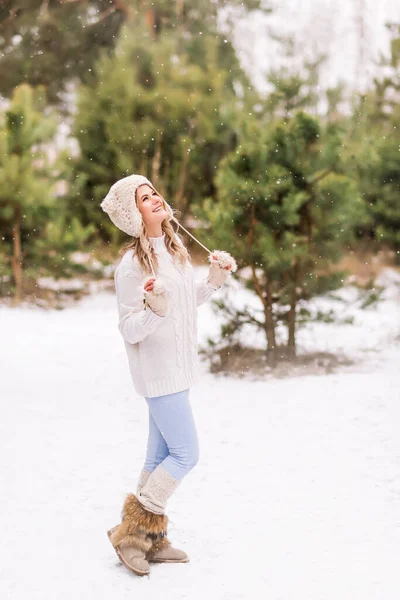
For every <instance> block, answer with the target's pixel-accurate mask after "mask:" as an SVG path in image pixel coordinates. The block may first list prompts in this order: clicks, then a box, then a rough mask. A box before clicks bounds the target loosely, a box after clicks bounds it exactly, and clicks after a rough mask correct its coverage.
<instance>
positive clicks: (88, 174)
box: [71, 17, 246, 242]
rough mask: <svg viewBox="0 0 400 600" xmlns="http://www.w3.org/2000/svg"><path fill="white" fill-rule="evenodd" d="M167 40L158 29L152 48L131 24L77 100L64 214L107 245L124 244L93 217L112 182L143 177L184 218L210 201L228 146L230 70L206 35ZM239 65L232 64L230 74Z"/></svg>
mask: <svg viewBox="0 0 400 600" xmlns="http://www.w3.org/2000/svg"><path fill="white" fill-rule="evenodd" d="M186 20H187V17H186ZM190 23H191V25H193V27H194V23H192V22H191V21H190ZM196 27H197V28H198V27H199V24H197V25H196ZM162 31H165V35H162ZM167 31H168V29H167V28H166V25H164V29H162V28H161V26H160V32H159V33H158V34H157V36H156V37H155V39H154V41H152V40H151V37H152V36H151V35H150V33H149V31H148V27H147V24H146V21H145V20H144V19H141V18H138V19H137V20H136V22H135V24H134V25H133V24H131V23H129V24H128V25H127V26H126V27H125V28H124V30H123V32H122V34H121V39H120V42H119V44H118V45H117V48H116V52H115V55H114V56H112V57H109V56H103V57H102V58H101V60H100V61H99V62H98V63H97V65H96V69H95V75H96V78H95V81H94V82H93V84H92V85H90V86H89V85H88V86H84V87H82V89H81V92H80V97H79V102H78V113H77V116H76V125H75V129H74V133H75V136H76V137H77V139H78V141H79V146H80V149H81V155H80V157H79V159H78V160H77V161H75V165H74V169H73V179H72V184H71V207H72V208H73V210H74V214H76V215H78V216H79V218H80V219H81V221H82V223H84V224H86V223H89V222H90V223H95V224H96V226H97V227H98V230H99V232H100V233H101V235H102V237H103V239H105V240H112V241H113V242H114V241H117V240H119V239H121V234H120V232H118V231H117V230H116V229H115V227H113V226H112V224H110V223H109V221H108V219H104V214H103V213H102V211H101V209H100V208H99V204H100V202H101V200H102V199H103V198H104V196H105V194H106V193H107V191H108V189H109V187H110V185H111V184H112V183H113V182H114V181H116V180H117V179H119V178H120V177H123V176H125V175H128V174H129V173H132V172H136V173H142V174H145V175H146V176H147V177H149V178H150V179H151V180H152V181H153V182H154V184H155V185H157V187H159V189H160V191H161V193H163V194H165V196H166V197H167V198H168V199H169V200H170V201H171V202H172V204H173V206H174V207H175V208H176V209H178V210H180V211H181V213H183V214H184V215H185V214H186V213H187V212H188V210H189V205H193V204H194V203H196V202H200V201H201V199H202V198H203V197H204V196H206V195H210V194H214V192H215V189H214V184H213V180H214V175H215V171H216V167H217V164H218V162H219V160H220V159H221V157H222V156H224V155H225V154H226V152H228V151H230V150H231V149H232V148H233V147H234V145H235V139H236V136H235V124H236V120H237V115H238V113H239V111H242V110H243V101H242V102H241V103H240V104H239V103H237V96H236V93H235V90H234V82H233V80H232V72H231V71H232V69H228V68H227V67H226V66H224V67H222V66H221V63H222V62H223V61H224V60H225V61H226V60H227V59H226V56H224V55H223V54H222V53H221V45H224V44H223V40H221V38H220V37H212V36H211V35H206V32H204V36H200V35H198V36H197V38H196V37H195V36H194V35H193V34H192V33H191V30H190V28H189V32H188V33H187V36H186V37H187V42H188V43H187V45H185V46H184V45H183V42H182V39H183V38H182V35H178V34H177V33H176V32H172V33H171V32H169V34H168V35H167ZM198 38H200V39H201V42H198V41H197V39H198ZM203 38H205V39H204V41H203ZM236 62H237V59H236V58H233V57H232V64H231V66H233V67H235V66H236ZM242 78H243V81H245V80H246V77H245V76H244V74H243V75H242Z"/></svg>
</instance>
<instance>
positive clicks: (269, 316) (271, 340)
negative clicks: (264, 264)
mask: <svg viewBox="0 0 400 600" xmlns="http://www.w3.org/2000/svg"><path fill="white" fill-rule="evenodd" d="M255 223H256V218H255V206H254V204H252V205H251V217H250V230H249V248H252V246H253V242H254V225H255ZM250 267H251V271H252V273H253V281H254V289H255V290H256V292H257V295H258V296H259V298H260V300H261V302H262V303H263V306H264V316H265V327H264V329H265V335H266V336H267V362H268V364H269V365H270V366H271V367H274V366H275V365H276V359H277V356H276V339H275V326H274V315H273V310H272V285H271V282H270V281H269V279H268V275H267V273H266V272H265V279H266V282H267V283H266V286H265V291H266V297H265V295H264V293H263V292H264V290H263V289H262V286H261V285H260V282H259V281H258V277H257V273H256V268H255V265H254V263H253V262H251V263H250Z"/></svg>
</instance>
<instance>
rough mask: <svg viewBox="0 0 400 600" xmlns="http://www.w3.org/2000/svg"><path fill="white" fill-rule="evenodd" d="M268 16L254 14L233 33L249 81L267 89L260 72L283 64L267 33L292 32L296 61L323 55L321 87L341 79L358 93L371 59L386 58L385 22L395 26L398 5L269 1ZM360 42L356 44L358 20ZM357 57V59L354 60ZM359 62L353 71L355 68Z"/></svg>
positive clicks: (386, 0) (386, 1)
mask: <svg viewBox="0 0 400 600" xmlns="http://www.w3.org/2000/svg"><path fill="white" fill-rule="evenodd" d="M272 2H273V5H274V6H275V11H274V13H273V15H271V16H266V17H263V16H262V15H260V14H253V16H252V17H250V18H248V19H241V20H240V22H239V23H238V25H237V27H236V31H235V42H236V47H237V50H238V53H239V56H240V59H241V61H242V64H243V66H244V67H245V68H246V70H247V71H248V72H250V73H252V77H253V82H254V84H255V85H256V87H257V88H258V89H259V90H260V91H262V90H266V89H267V88H266V84H265V77H264V75H263V74H264V73H265V71H266V70H268V69H269V68H271V67H272V66H274V65H275V66H277V65H278V64H280V63H281V62H282V56H281V53H282V50H281V49H280V46H279V44H277V43H276V42H275V41H274V40H273V39H272V38H271V35H270V32H271V31H273V32H275V33H278V34H282V33H286V34H293V37H294V38H295V40H296V42H297V43H298V45H299V58H300V59H302V58H303V57H304V56H306V55H307V56H316V54H317V52H318V51H323V52H327V53H328V54H329V56H330V59H329V62H328V63H326V66H325V67H324V69H323V71H324V72H323V76H322V78H321V85H322V86H323V87H325V86H331V85H334V84H335V83H337V82H338V80H339V79H343V80H345V81H346V83H347V84H349V85H350V86H352V87H353V86H354V87H356V88H358V89H360V90H362V89H363V88H364V86H365V82H366V81H367V80H370V79H371V75H372V74H373V73H374V70H375V65H374V60H376V59H377V58H378V57H379V53H380V52H383V53H384V54H386V55H388V51H389V35H388V32H387V30H386V28H385V22H387V21H392V22H393V21H394V22H397V23H400V2H399V1H394V0H272ZM360 15H362V19H361V22H362V27H363V30H364V43H363V44H361V45H360V43H359V39H360V36H359V31H360V19H358V17H359V16H360ZM359 59H361V60H359ZM358 63H359V64H360V66H359V68H357V64H358Z"/></svg>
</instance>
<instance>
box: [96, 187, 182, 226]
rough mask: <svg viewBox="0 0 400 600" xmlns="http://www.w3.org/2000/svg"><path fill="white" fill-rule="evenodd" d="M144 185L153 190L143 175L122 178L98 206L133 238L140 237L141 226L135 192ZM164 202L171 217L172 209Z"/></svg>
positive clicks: (141, 221)
mask: <svg viewBox="0 0 400 600" xmlns="http://www.w3.org/2000/svg"><path fill="white" fill-rule="evenodd" d="M144 183H147V185H149V186H150V187H152V188H154V186H153V184H152V183H151V182H150V181H149V180H148V179H147V177H144V176H143V175H129V176H128V177H123V178H122V179H119V180H118V181H117V182H116V183H114V185H112V186H111V188H110V191H109V192H108V194H107V196H106V197H105V198H104V200H103V201H102V203H101V204H100V206H101V208H102V209H103V210H104V212H106V213H107V214H108V216H109V217H110V219H111V221H112V222H113V223H114V225H116V226H117V227H118V229H121V231H124V232H125V233H127V234H128V235H131V236H133V237H139V236H140V232H141V229H142V225H143V219H142V215H141V213H140V211H139V209H138V207H137V205H136V190H137V188H138V187H139V186H140V185H143V184H144ZM154 189H155V188H154ZM164 202H165V205H166V210H167V212H168V213H169V215H170V217H172V216H173V212H172V208H171V207H170V205H169V204H168V202H166V201H165V200H164Z"/></svg>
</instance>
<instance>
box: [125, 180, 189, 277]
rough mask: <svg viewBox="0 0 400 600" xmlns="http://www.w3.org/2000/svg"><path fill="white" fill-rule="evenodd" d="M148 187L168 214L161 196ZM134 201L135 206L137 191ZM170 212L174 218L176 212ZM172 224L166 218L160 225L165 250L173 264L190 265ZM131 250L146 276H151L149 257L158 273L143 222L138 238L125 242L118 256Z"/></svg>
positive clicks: (155, 257)
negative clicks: (158, 198)
mask: <svg viewBox="0 0 400 600" xmlns="http://www.w3.org/2000/svg"><path fill="white" fill-rule="evenodd" d="M139 187H140V186H139ZM150 187H151V188H152V190H153V191H155V192H156V193H157V194H158V195H159V196H160V198H161V200H162V203H163V206H164V209H165V210H166V211H167V212H169V211H168V209H167V207H166V204H165V200H164V198H163V197H162V195H161V194H160V193H159V192H158V191H157V190H156V189H155V187H153V186H152V185H151V186H150ZM135 200H136V205H137V200H138V198H137V190H136V194H135ZM172 212H173V215H174V217H176V215H177V213H178V211H175V210H174V209H172ZM172 223H175V221H171V220H170V219H167V218H165V219H164V221H163V222H162V223H161V229H162V231H163V233H165V245H166V247H167V250H168V252H169V253H170V254H171V256H172V258H173V260H174V262H176V261H177V260H178V261H179V262H180V263H181V265H185V264H186V263H191V257H190V254H189V252H188V251H187V249H186V246H185V244H184V242H183V240H182V238H181V236H180V235H179V233H177V231H175V229H174V228H173V226H172ZM131 248H132V249H133V256H137V258H138V261H139V264H140V266H141V267H142V269H143V271H144V272H145V273H146V274H149V275H151V274H152V270H151V265H150V260H149V255H150V257H151V261H152V263H153V267H154V271H155V272H156V273H157V272H158V268H159V264H158V260H157V255H156V253H155V252H154V248H153V246H152V245H151V243H150V242H149V239H148V237H147V226H146V223H145V222H144V221H143V223H142V228H141V230H140V235H139V237H132V238H131V239H130V240H129V241H128V242H126V243H125V244H124V245H123V246H122V248H121V249H120V251H119V254H121V255H124V254H125V253H126V252H127V251H128V250H130V249H131Z"/></svg>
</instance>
